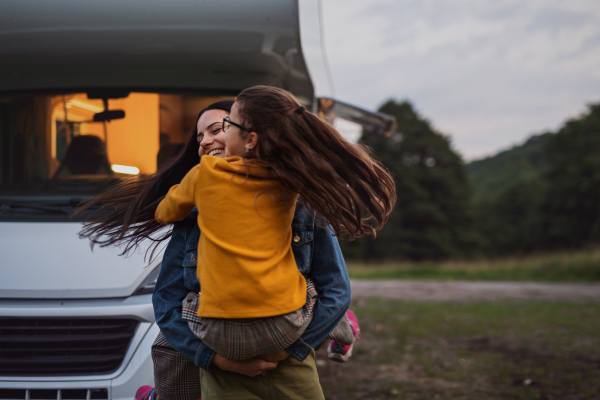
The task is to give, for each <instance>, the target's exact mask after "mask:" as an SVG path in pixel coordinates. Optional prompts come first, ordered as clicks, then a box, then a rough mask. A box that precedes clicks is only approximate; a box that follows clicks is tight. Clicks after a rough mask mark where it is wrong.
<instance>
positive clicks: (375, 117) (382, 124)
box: [318, 97, 397, 136]
mask: <svg viewBox="0 0 600 400" xmlns="http://www.w3.org/2000/svg"><path fill="white" fill-rule="evenodd" d="M318 100H319V115H320V116H322V117H323V118H325V120H326V121H327V122H329V123H330V124H332V123H333V121H334V120H335V119H336V118H342V119H345V120H347V121H350V122H354V123H356V124H359V125H361V126H362V127H363V128H364V129H366V130H367V131H370V132H373V133H377V134H380V135H384V136H390V135H391V134H392V133H394V132H395V131H396V126H397V123H396V118H395V117H393V116H392V115H388V114H384V113H379V112H371V111H368V110H365V109H362V108H359V107H356V106H353V105H351V104H348V103H343V102H341V101H339V100H334V99H328V98H324V97H321V98H319V99H318Z"/></svg>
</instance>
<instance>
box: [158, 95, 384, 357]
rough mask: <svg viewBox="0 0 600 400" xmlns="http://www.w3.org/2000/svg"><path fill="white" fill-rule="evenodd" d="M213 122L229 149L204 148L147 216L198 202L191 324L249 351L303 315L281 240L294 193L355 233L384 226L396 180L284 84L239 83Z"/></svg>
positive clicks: (289, 331)
mask: <svg viewBox="0 0 600 400" xmlns="http://www.w3.org/2000/svg"><path fill="white" fill-rule="evenodd" d="M223 130H224V132H225V147H226V155H227V156H228V157H227V158H225V159H220V158H217V157H210V156H208V157H203V158H202V161H201V163H200V164H199V165H198V166H196V167H194V168H192V169H191V170H190V172H189V173H188V174H187V175H186V176H185V178H184V179H183V180H182V182H181V184H180V185H176V186H174V187H173V188H171V190H169V193H168V194H167V196H166V197H165V199H164V200H163V201H162V202H161V203H160V204H159V206H158V208H157V209H156V214H155V217H156V220H157V221H158V222H161V223H171V222H175V221H179V220H182V219H184V218H185V217H186V216H187V215H188V214H189V213H190V212H191V210H192V208H193V207H194V206H196V207H197V209H198V225H199V227H200V230H201V231H202V235H201V237H200V240H199V243H198V249H199V251H198V263H197V274H198V279H199V281H200V284H201V292H202V294H201V296H200V301H199V308H198V316H199V317H201V318H200V319H199V321H198V324H197V332H196V333H197V335H198V336H199V337H200V338H201V339H202V340H203V341H204V342H205V343H206V344H207V345H208V346H209V347H210V348H212V349H213V350H215V351H216V352H217V353H219V354H222V355H223V356H226V358H230V359H247V358H252V357H255V356H256V355H259V354H265V353H267V354H268V353H276V352H278V351H279V350H281V349H284V348H286V347H287V346H288V345H289V344H290V343H293V342H294V341H295V340H296V339H297V338H298V337H299V336H300V335H301V334H302V332H303V330H304V329H305V328H306V326H307V324H308V322H309V321H310V316H311V315H312V307H311V305H312V304H311V303H312V302H313V301H314V300H313V299H314V295H313V294H312V293H311V290H310V285H309V290H308V293H307V286H306V285H307V283H306V280H305V279H304V277H303V276H302V274H300V273H299V271H298V270H297V268H296V266H295V262H294V258H293V254H292V251H291V247H290V245H289V243H290V240H291V234H292V231H291V227H290V226H291V221H292V217H293V213H294V208H295V204H296V200H297V199H298V195H300V199H301V200H300V201H301V202H303V203H305V204H306V205H308V206H310V207H311V208H312V209H314V210H315V212H316V215H319V216H320V218H322V221H321V223H323V224H324V223H325V222H324V221H327V223H328V224H330V225H331V227H332V228H333V230H334V231H335V232H336V234H337V235H344V236H348V237H350V238H354V237H359V236H364V235H367V234H369V233H374V232H375V230H376V229H380V228H381V227H382V226H383V224H384V222H385V221H386V219H387V216H388V214H389V213H390V211H391V209H392V206H393V202H394V201H395V186H394V182H393V179H392V178H391V177H390V175H389V174H388V173H387V172H386V171H385V169H384V168H383V167H382V166H381V165H380V164H379V163H377V162H375V161H373V160H372V159H371V158H370V157H369V155H368V153H367V152H366V151H365V150H363V149H361V148H360V147H357V146H354V145H351V144H349V143H347V142H346V141H345V140H344V139H343V138H342V137H341V136H340V135H339V133H338V132H336V131H335V130H334V129H333V128H331V127H330V126H328V125H327V124H325V123H323V122H322V121H321V120H320V119H319V118H318V117H316V116H314V115H313V114H311V113H309V112H308V111H306V110H304V108H303V107H301V106H300V105H299V104H298V102H297V100H296V99H295V98H294V97H293V96H292V95H291V94H290V93H288V92H286V91H284V90H282V89H278V88H273V87H267V86H256V87H253V88H249V89H246V90H244V91H243V92H242V93H241V94H240V95H239V97H238V99H237V101H236V103H235V104H234V106H233V108H232V112H231V117H230V118H225V119H224V122H223ZM363 209H364V210H366V211H367V212H368V214H370V216H369V219H372V220H374V222H375V227H373V226H371V225H369V224H367V223H366V219H367V218H365V217H363ZM231 232H236V234H234V235H232V234H231ZM307 300H308V302H307Z"/></svg>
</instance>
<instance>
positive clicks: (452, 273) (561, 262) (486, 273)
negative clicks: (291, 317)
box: [348, 249, 600, 282]
mask: <svg viewBox="0 0 600 400" xmlns="http://www.w3.org/2000/svg"><path fill="white" fill-rule="evenodd" d="M348 270H349V272H350V277H351V278H357V279H421V280H422V279H431V280H465V281H537V282H600V249H596V250H589V251H581V252H577V253H555V254H542V255H535V256H528V257H515V258H506V259H498V260H479V261H462V262H460V261H453V262H444V263H420V264H414V263H413V264H411V263H393V262H389V263H381V264H371V265H369V264H363V263H354V262H349V263H348Z"/></svg>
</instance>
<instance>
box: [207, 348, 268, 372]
mask: <svg viewBox="0 0 600 400" xmlns="http://www.w3.org/2000/svg"><path fill="white" fill-rule="evenodd" d="M212 362H213V364H215V365H216V366H217V367H219V368H221V369H222V370H224V371H231V372H236V373H238V374H242V375H246V376H250V377H254V376H256V375H259V374H261V373H263V372H265V371H268V370H270V369H275V368H276V367H277V362H270V361H266V360H261V359H260V358H252V359H250V360H242V361H234V360H229V359H227V358H225V357H222V356H220V355H218V354H216V355H215V357H214V358H213V361H212Z"/></svg>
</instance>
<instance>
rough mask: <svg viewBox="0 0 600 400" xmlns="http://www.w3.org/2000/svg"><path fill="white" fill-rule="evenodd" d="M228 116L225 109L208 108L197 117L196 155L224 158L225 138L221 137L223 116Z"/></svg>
mask: <svg viewBox="0 0 600 400" xmlns="http://www.w3.org/2000/svg"><path fill="white" fill-rule="evenodd" d="M227 116H229V113H228V112H227V111H223V110H208V111H205V112H204V113H203V114H202V115H201V116H200V118H199V119H198V124H197V126H196V127H197V129H198V144H199V145H200V146H199V147H198V155H199V156H200V157H202V156H203V155H210V156H217V157H220V158H225V140H224V138H223V131H222V127H223V118H225V117H227Z"/></svg>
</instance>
